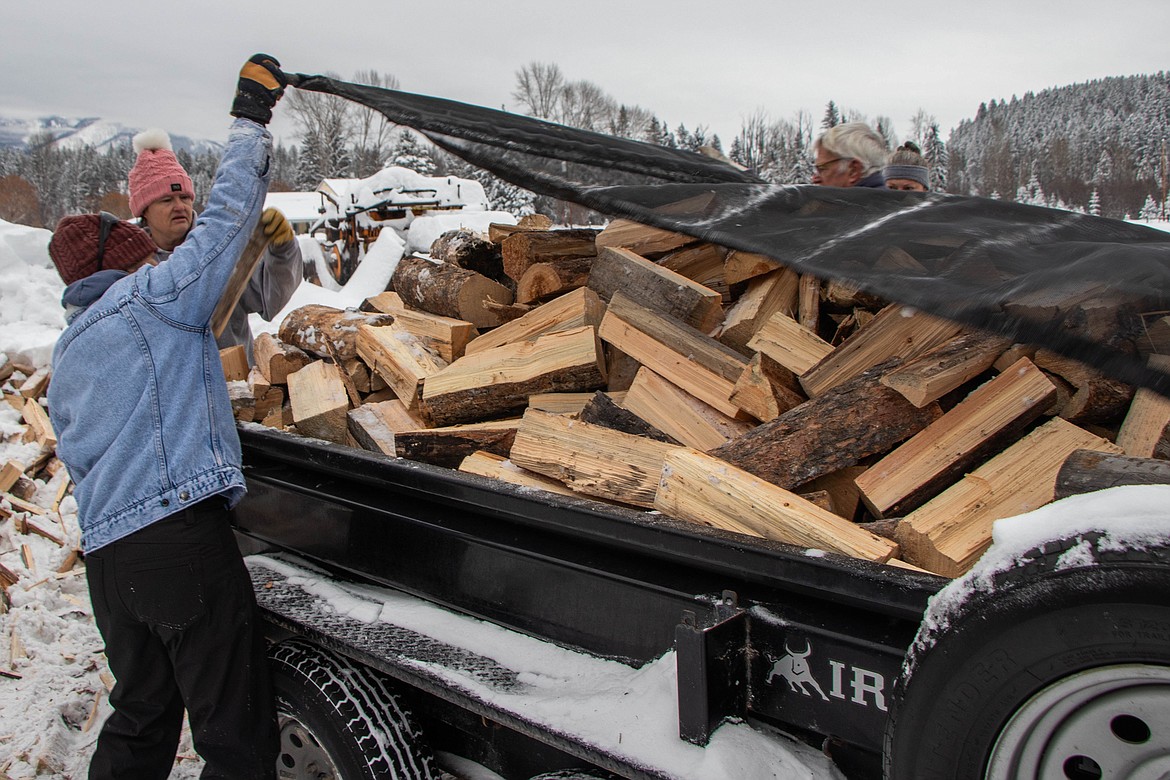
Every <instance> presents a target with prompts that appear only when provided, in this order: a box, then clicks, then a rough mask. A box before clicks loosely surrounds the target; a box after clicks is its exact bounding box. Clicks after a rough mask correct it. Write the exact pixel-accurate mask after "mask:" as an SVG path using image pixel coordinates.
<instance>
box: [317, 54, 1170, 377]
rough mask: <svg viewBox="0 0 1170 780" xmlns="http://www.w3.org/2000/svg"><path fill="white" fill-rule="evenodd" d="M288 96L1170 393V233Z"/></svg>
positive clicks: (558, 191)
mask: <svg viewBox="0 0 1170 780" xmlns="http://www.w3.org/2000/svg"><path fill="white" fill-rule="evenodd" d="M294 83H295V84H296V86H298V87H299V88H301V89H307V90H312V91H317V92H323V93H328V94H333V95H338V96H340V97H343V98H346V99H349V100H352V101H355V102H357V103H360V104H362V105H365V106H368V107H370V108H373V109H375V110H377V111H379V112H380V113H382V114H383V115H385V116H386V117H387V118H388V119H389V120H390V121H392V122H394V123H397V124H400V125H404V126H406V127H410V128H413V129H415V130H417V131H419V132H421V133H423V134H424V135H425V136H426V137H427V138H429V139H430V140H431V141H432V142H434V143H435V144H436V145H438V146H440V147H442V148H443V149H446V150H447V151H449V152H451V153H453V154H455V155H457V156H459V157H461V158H463V159H464V160H467V161H468V162H470V163H472V164H474V165H476V166H479V167H481V168H483V169H485V170H487V171H490V172H491V173H492V174H494V175H496V176H498V177H499V178H501V179H504V180H507V181H509V182H512V183H513V184H516V185H518V186H521V187H524V188H526V189H528V190H531V191H533V192H536V193H539V194H542V195H548V196H551V197H555V198H559V199H562V200H566V201H571V202H574V203H578V204H581V205H583V206H586V207H588V208H591V209H594V210H596V211H598V212H601V213H603V214H606V215H609V216H612V217H624V218H627V219H632V220H636V221H638V222H642V223H645V224H648V225H653V226H655V227H660V228H665V229H668V230H674V231H678V232H680V233H686V234H688V235H692V236H696V237H698V238H701V239H705V240H707V241H710V242H712V243H716V244H720V245H723V246H726V247H730V248H733V249H739V250H744V251H749V252H758V253H760V254H764V255H767V256H769V257H772V258H775V259H776V260H779V261H781V262H783V263H784V264H786V265H788V266H790V267H791V268H794V269H796V270H798V271H800V272H802V273H811V274H814V275H816V276H818V277H821V278H826V279H839V280H842V281H846V282H849V283H852V284H855V285H857V286H858V287H860V288H861V289H863V290H865V291H868V292H871V293H874V294H876V295H878V296H880V297H882V298H885V299H887V300H890V301H896V302H899V303H903V304H907V305H910V306H914V307H917V308H920V309H922V310H924V311H927V312H930V313H932V314H936V315H940V316H943V317H947V318H950V319H952V320H956V321H959V322H962V323H964V324H967V325H972V326H975V327H979V328H984V329H987V330H991V331H995V332H998V333H1002V334H1004V335H1006V336H1009V337H1011V338H1012V339H1014V340H1016V341H1019V342H1025V343H1031V344H1037V345H1041V346H1047V347H1050V348H1052V349H1054V350H1056V351H1058V352H1061V353H1063V354H1065V355H1068V356H1070V357H1073V358H1076V359H1079V360H1082V361H1084V362H1086V363H1088V364H1090V365H1093V366H1095V367H1097V368H1098V369H1100V370H1101V371H1103V372H1105V373H1107V374H1109V375H1111V376H1114V377H1116V378H1118V379H1121V380H1123V381H1125V382H1129V383H1131V384H1138V385H1144V386H1148V387H1152V388H1154V389H1156V390H1158V391H1159V392H1161V393H1162V394H1163V395H1170V375H1167V374H1166V373H1164V372H1162V371H1158V370H1154V369H1151V368H1148V367H1147V366H1146V362H1145V357H1144V354H1143V353H1144V352H1145V351H1147V350H1146V349H1145V346H1146V344H1145V343H1144V342H1143V337H1144V320H1143V317H1142V315H1147V316H1152V315H1153V313H1156V312H1166V311H1167V309H1168V308H1170V307H1168V306H1167V303H1168V299H1170V233H1165V232H1162V231H1158V230H1154V229H1151V228H1147V227H1143V226H1141V225H1134V224H1130V223H1127V222H1123V221H1119V220H1111V219H1103V218H1100V217H1092V216H1087V215H1083V214H1075V213H1071V212H1067V211H1061V210H1057V209H1047V208H1040V207H1035V206H1024V205H1019V204H1014V203H1005V202H1002V201H998V200H990V199H986V198H975V197H964V196H955V195H943V194H937V193H911V192H895V191H889V190H873V189H865V188H850V189H840V188H834V187H818V186H813V185H802V186H779V185H772V184H768V183H765V182H763V181H761V180H759V179H758V178H757V177H755V176H753V175H752V174H751V173H750V172H745V171H741V170H739V169H738V168H735V167H733V166H731V165H728V164H726V163H724V162H721V161H718V160H715V159H712V158H709V157H706V156H704V155H701V154H697V153H694V152H690V151H685V150H680V149H670V148H665V147H660V146H655V145H653V144H647V143H642V142H639V141H632V140H629V139H623V138H616V137H612V136H607V135H603V134H600V133H594V132H589V131H585V130H579V129H576V128H571V127H565V126H563V125H557V124H553V123H549V122H544V121H541V120H537V119H533V118H531V117H526V116H521V115H518V114H511V113H508V112H505V111H496V110H493V109H488V108H482V107H479V106H472V105H467V104H464V103H458V102H455V101H450V100H444V99H440V98H434V97H427V96H424V95H415V94H410V93H405V92H399V91H396V90H389V89H381V88H377V87H370V86H364V85H360V84H351V83H347V82H343V81H338V80H336V79H332V78H328V77H324V76H305V75H301V74H297V75H296V76H294ZM679 204H683V205H682V206H681V207H680V205H679ZM907 258H909V259H907ZM1147 342H1148V340H1147Z"/></svg>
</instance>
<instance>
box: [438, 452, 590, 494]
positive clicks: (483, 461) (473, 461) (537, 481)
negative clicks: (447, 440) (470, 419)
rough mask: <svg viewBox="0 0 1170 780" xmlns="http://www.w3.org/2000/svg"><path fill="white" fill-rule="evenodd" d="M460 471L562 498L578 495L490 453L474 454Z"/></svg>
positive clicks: (556, 482) (541, 475)
mask: <svg viewBox="0 0 1170 780" xmlns="http://www.w3.org/2000/svg"><path fill="white" fill-rule="evenodd" d="M459 470H460V471H462V472H464V473H467V474H478V475H480V476H481V477H491V478H492V479H498V480H499V481H501V482H507V483H508V484H510V485H519V486H520V487H525V488H536V489H538V490H547V491H548V492H549V493H556V494H558V495H562V496H575V495H576V493H574V492H573V491H572V490H570V489H569V488H567V487H565V485H564V484H562V483H561V482H560V481H558V480H555V479H552V478H551V477H546V476H544V475H543V474H537V473H536V472H534V471H529V470H528V469H522V468H520V467H519V466H517V465H516V464H515V463H513V462H512V461H510V460H508V459H507V458H505V457H503V456H501V455H494V454H492V453H490V452H473V453H472V454H470V455H468V456H467V457H466V458H464V459H463V462H462V463H460V464H459Z"/></svg>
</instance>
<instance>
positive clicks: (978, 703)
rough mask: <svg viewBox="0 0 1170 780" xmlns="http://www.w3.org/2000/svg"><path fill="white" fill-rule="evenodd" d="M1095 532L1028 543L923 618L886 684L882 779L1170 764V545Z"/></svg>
mask: <svg viewBox="0 0 1170 780" xmlns="http://www.w3.org/2000/svg"><path fill="white" fill-rule="evenodd" d="M1100 536H1101V535H1100V534H1088V535H1085V536H1083V537H1076V538H1073V539H1066V540H1061V541H1060V542H1053V543H1050V544H1047V545H1045V546H1044V547H1043V548H1040V549H1037V550H1033V551H1031V552H1030V553H1029V554H1027V555H1026V556H1024V558H1023V560H1025V561H1027V562H1026V563H1024V564H1022V565H1019V566H1017V567H1015V568H1011V569H1008V570H1007V571H1005V572H1002V573H999V574H997V575H995V576H994V577H993V578H992V582H993V587H990V588H987V587H979V588H975V589H974V591H973V593H972V594H970V595H969V596H968V597H967V598H966V599H965V600H963V601H961V602H960V603H959V605H958V606H957V607H953V606H952V611H951V612H950V613H948V614H947V615H946V620H945V621H943V622H941V623H937V624H934V625H932V624H931V621H930V620H928V621H926V622H924V624H923V627H922V628H921V629H920V631H919V637H918V638H917V639H916V640H915V643H914V646H913V648H912V650H911V653H910V655H909V656H908V660H907V664H906V666H905V667H904V669H903V673H902V676H901V677H900V679H899V680H898V682H897V683H896V685H895V687H894V692H893V696H892V701H891V711H890V717H889V720H888V721H887V725H886V731H885V744H884V748H885V749H884V751H883V762H884V774H885V777H886V778H888V779H889V780H903V778H906V779H910V778H923V777H930V778H952V779H953V780H975V779H976V778H997V779H998V778H1016V777H1028V778H1033V777H1046V778H1047V777H1055V778H1066V777H1067V778H1094V777H1128V776H1130V775H1129V774H1127V772H1130V771H1135V769H1134V768H1135V767H1138V766H1141V767H1143V768H1144V770H1145V771H1149V770H1150V769H1151V768H1153V767H1158V768H1159V770H1160V771H1163V772H1165V771H1170V549H1167V548H1166V547H1155V548H1152V549H1144V550H1133V549H1129V550H1117V549H1113V547H1114V546H1113V545H1100V544H1099V540H1100ZM1062 561H1063V564H1062ZM1073 561H1077V562H1078V563H1076V564H1074V565H1070V563H1072V562H1073ZM1074 743H1077V745H1076V747H1074ZM1154 774H1157V772H1155V773H1154ZM1143 776H1145V775H1143ZM1151 776H1154V775H1151ZM1158 776H1161V775H1158Z"/></svg>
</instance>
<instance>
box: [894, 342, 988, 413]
mask: <svg viewBox="0 0 1170 780" xmlns="http://www.w3.org/2000/svg"><path fill="white" fill-rule="evenodd" d="M1007 342H1008V340H1007V339H1006V338H1004V337H1002V336H996V335H994V334H991V333H987V332H985V331H969V332H967V333H963V334H960V335H959V336H956V337H955V338H953V339H951V340H950V341H948V342H946V343H945V344H940V345H939V346H937V347H935V348H934V349H930V350H927V351H926V352H924V353H922V354H921V355H919V356H918V357H916V358H914V359H913V360H908V361H906V362H905V363H903V364H902V366H901V367H899V368H898V370H896V371H891V372H890V373H888V374H886V375H885V376H883V377H882V384H883V385H885V386H886V387H891V388H893V389H894V390H897V391H898V392H899V393H901V394H902V395H903V396H905V398H906V400H907V401H909V402H910V403H912V404H914V405H915V406H925V405H926V404H928V403H930V402H931V401H937V400H938V399H940V398H942V397H943V396H944V395H946V394H947V393H949V392H951V391H952V390H954V389H955V388H957V387H959V386H960V385H962V384H963V383H965V382H967V381H968V380H970V379H974V378H975V377H977V376H979V375H980V374H982V373H983V372H984V371H986V370H987V369H989V368H991V365H992V364H993V363H994V362H995V361H996V359H997V358H998V357H999V356H1000V355H1001V354H1003V351H1004V349H1005V348H1007V346H1008V343H1007ZM1006 368H1010V366H1007V367H1005V369H1006ZM1001 370H1003V369H1001Z"/></svg>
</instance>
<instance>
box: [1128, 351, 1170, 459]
mask: <svg viewBox="0 0 1170 780" xmlns="http://www.w3.org/2000/svg"><path fill="white" fill-rule="evenodd" d="M1148 362H1149V365H1150V367H1151V368H1156V369H1159V370H1161V371H1163V372H1170V355H1150V357H1149V360H1148ZM1117 446H1118V447H1121V449H1123V450H1124V451H1125V454H1126V455H1131V456H1133V457H1135V458H1153V457H1159V458H1170V399H1168V398H1166V397H1165V396H1164V395H1161V394H1159V393H1156V392H1154V391H1153V390H1150V389H1149V388H1145V387H1139V388H1138V389H1137V392H1136V393H1134V396H1133V403H1131V404H1130V406H1129V412H1128V413H1126V415H1125V419H1124V420H1123V421H1122V423H1121V430H1120V431H1118V433H1117Z"/></svg>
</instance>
